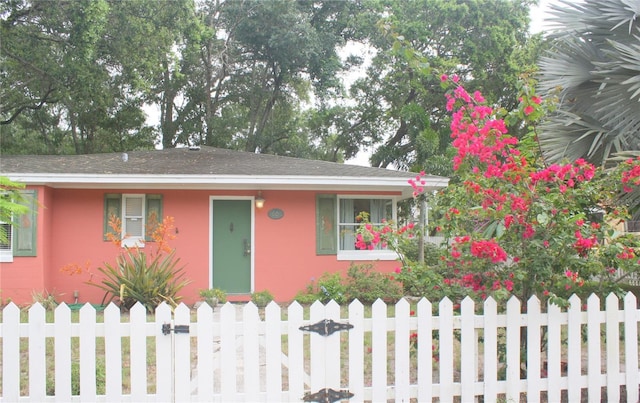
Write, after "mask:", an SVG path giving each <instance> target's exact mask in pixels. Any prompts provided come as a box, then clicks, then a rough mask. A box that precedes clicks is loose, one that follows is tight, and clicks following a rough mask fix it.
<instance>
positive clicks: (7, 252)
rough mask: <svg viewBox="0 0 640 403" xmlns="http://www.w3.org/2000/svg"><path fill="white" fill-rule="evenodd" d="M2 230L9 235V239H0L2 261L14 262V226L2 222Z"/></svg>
mask: <svg viewBox="0 0 640 403" xmlns="http://www.w3.org/2000/svg"><path fill="white" fill-rule="evenodd" d="M0 231H3V233H4V234H6V235H7V241H6V242H2V241H0V262H13V247H12V239H13V226H12V225H11V224H7V223H3V222H0Z"/></svg>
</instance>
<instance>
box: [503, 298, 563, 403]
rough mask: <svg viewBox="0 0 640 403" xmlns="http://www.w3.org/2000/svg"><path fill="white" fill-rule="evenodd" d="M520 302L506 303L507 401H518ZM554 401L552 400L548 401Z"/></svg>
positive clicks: (512, 300) (514, 299)
mask: <svg viewBox="0 0 640 403" xmlns="http://www.w3.org/2000/svg"><path fill="white" fill-rule="evenodd" d="M520 306H521V305H520V300H519V299H518V298H517V297H515V296H513V297H511V298H509V301H507V395H506V400H507V401H514V402H519V401H520V332H521V329H520V312H521V308H520ZM550 401H554V400H550Z"/></svg>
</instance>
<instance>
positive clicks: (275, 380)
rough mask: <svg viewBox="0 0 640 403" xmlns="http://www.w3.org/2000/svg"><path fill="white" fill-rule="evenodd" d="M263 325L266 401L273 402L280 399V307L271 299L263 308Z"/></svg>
mask: <svg viewBox="0 0 640 403" xmlns="http://www.w3.org/2000/svg"><path fill="white" fill-rule="evenodd" d="M265 325H266V328H265V349H266V352H265V355H266V357H265V359H266V362H267V371H266V382H267V401H268V402H275V401H278V400H282V330H281V328H280V307H279V306H278V304H276V303H275V302H273V301H271V302H270V303H269V304H268V305H267V307H266V308H265ZM257 358H258V357H257V356H256V357H254V358H253V359H254V360H255V359H257ZM255 381H256V382H258V379H256V380H255Z"/></svg>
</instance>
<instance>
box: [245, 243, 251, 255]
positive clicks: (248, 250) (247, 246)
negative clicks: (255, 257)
mask: <svg viewBox="0 0 640 403" xmlns="http://www.w3.org/2000/svg"><path fill="white" fill-rule="evenodd" d="M244 255H245V256H251V243H250V242H249V241H248V240H247V239H245V240H244Z"/></svg>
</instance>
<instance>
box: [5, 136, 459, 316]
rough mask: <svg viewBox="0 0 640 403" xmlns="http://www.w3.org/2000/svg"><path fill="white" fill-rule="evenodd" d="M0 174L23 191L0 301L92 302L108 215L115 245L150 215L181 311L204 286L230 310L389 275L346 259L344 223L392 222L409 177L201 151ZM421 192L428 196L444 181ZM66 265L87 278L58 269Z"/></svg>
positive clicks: (64, 161)
mask: <svg viewBox="0 0 640 403" xmlns="http://www.w3.org/2000/svg"><path fill="white" fill-rule="evenodd" d="M0 175H2V176H7V177H9V178H10V179H12V180H14V181H18V182H21V183H24V184H26V186H27V188H26V189H27V190H26V192H27V193H28V194H29V195H31V196H33V198H34V203H33V206H34V208H33V210H32V212H31V213H30V214H28V215H25V216H24V217H20V218H19V219H18V220H17V222H18V223H19V225H13V226H10V225H8V224H6V223H5V224H3V225H7V227H6V228H8V229H10V231H11V235H12V242H10V243H9V244H5V245H0V290H1V293H2V298H4V299H6V298H11V299H12V300H13V301H14V302H16V303H27V302H31V300H32V293H33V291H36V292H43V291H45V290H46V291H47V292H51V293H54V294H55V295H57V296H58V297H59V299H61V300H63V301H65V302H68V303H70V302H75V297H77V298H78V301H79V302H87V301H89V302H100V301H101V300H102V297H103V295H104V293H103V292H102V291H100V290H98V289H97V288H96V287H92V286H89V285H87V284H85V282H86V281H87V280H89V276H90V272H91V271H93V272H95V268H97V267H100V266H101V265H102V264H103V263H104V262H114V261H115V256H116V254H117V253H118V250H117V246H114V245H113V243H112V242H109V241H108V240H107V239H106V237H105V233H106V232H107V231H109V227H108V225H107V221H108V217H109V216H110V215H117V216H118V217H120V218H121V220H122V223H123V224H122V227H123V228H122V232H123V234H124V233H126V234H127V237H126V239H125V240H123V244H132V243H135V242H136V240H139V239H142V238H143V237H144V236H145V226H146V225H147V224H148V222H147V221H149V217H150V215H151V214H154V215H155V216H159V217H166V216H170V217H173V219H174V225H175V230H174V231H175V235H176V239H174V240H173V241H172V242H171V246H173V247H175V248H176V252H177V255H178V256H179V257H180V259H181V263H183V264H185V265H186V268H185V270H186V276H187V277H188V278H189V279H190V280H191V281H192V282H191V284H190V285H189V286H187V287H186V288H185V289H183V292H182V295H183V297H184V301H185V302H187V303H191V302H194V301H196V300H198V299H199V297H198V291H199V290H201V289H205V288H213V287H218V288H222V289H224V290H226V291H227V293H228V294H229V295H230V296H232V298H233V297H234V298H235V299H240V300H242V299H247V298H248V297H249V296H250V293H251V292H254V291H261V290H269V291H271V292H272V293H273V294H274V295H275V297H276V299H277V300H279V301H286V300H290V299H291V298H292V297H293V296H294V295H295V294H296V292H297V291H299V290H301V289H303V288H304V287H305V286H306V285H307V284H308V283H309V281H310V279H311V278H318V277H319V276H320V275H322V273H324V272H335V271H341V272H345V271H346V270H347V268H348V267H349V265H350V264H351V263H352V262H366V261H376V262H377V263H376V264H377V266H376V267H377V268H379V269H380V270H383V271H390V270H393V268H394V267H396V265H397V263H396V261H395V259H396V256H395V255H394V253H393V252H391V251H388V250H382V249H380V250H372V251H361V250H355V247H354V237H353V233H352V230H353V229H354V228H355V225H357V224H356V218H355V217H356V215H357V214H358V213H359V212H361V211H367V212H369V214H370V218H371V221H372V222H380V221H381V220H382V219H383V218H394V217H395V214H396V203H397V202H398V201H400V200H402V199H405V198H408V197H411V194H412V190H413V189H412V188H411V187H410V186H409V184H408V182H407V180H408V179H410V178H412V177H414V176H415V175H414V174H412V173H408V172H400V171H394V170H386V169H379V168H369V167H361V166H354V165H344V164H337V163H331V162H324V161H312V160H304V159H297V158H288V157H279V156H273V155H264V154H253V153H245V152H238V151H231V150H224V149H216V148H211V147H201V148H195V149H188V148H179V149H169V150H155V151H132V152H129V153H111V154H89V155H65V156H62V155H55V156H54V155H15V156H6V155H5V156H2V160H1V161H0ZM425 181H426V184H425V188H426V189H428V190H429V189H432V190H435V189H439V188H442V187H444V186H446V184H447V182H448V180H447V178H443V177H437V176H426V177H425ZM261 202H262V203H261ZM118 235H119V236H120V235H122V234H118ZM144 247H145V248H147V247H149V248H150V247H153V245H151V243H146V244H145V245H144ZM69 265H78V266H81V267H83V268H85V269H87V268H88V271H87V270H85V272H83V273H82V274H76V275H70V274H69V273H68V272H65V271H63V270H61V269H62V268H63V267H65V266H67V267H68V266H69ZM92 269H93V270H92ZM92 280H93V281H96V280H98V279H97V278H95V277H94V278H93V279H92Z"/></svg>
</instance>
